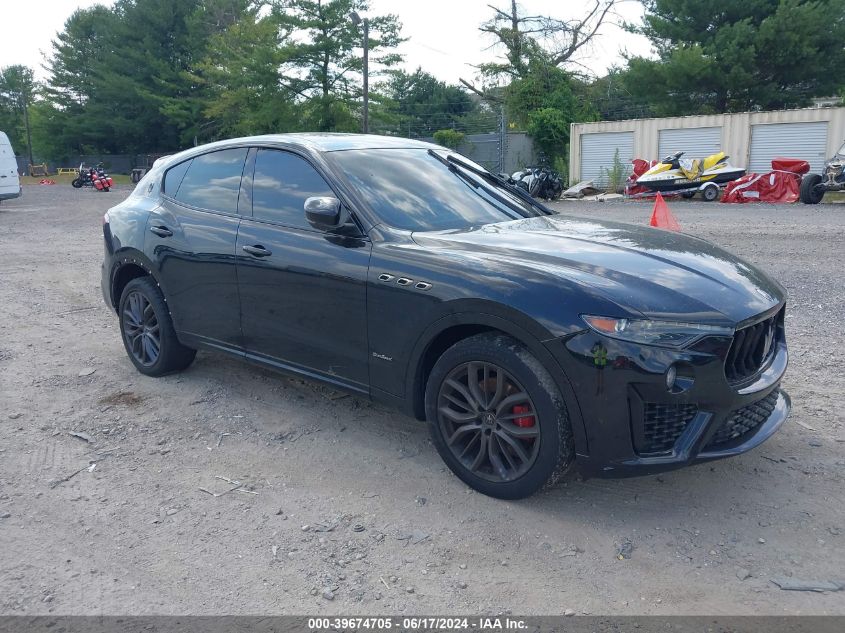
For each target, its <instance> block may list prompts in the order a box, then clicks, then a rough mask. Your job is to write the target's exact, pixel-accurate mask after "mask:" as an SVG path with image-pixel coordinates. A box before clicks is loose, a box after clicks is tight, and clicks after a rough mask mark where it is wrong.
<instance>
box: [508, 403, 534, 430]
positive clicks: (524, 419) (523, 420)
mask: <svg viewBox="0 0 845 633" xmlns="http://www.w3.org/2000/svg"><path fill="white" fill-rule="evenodd" d="M512 413H531V409H530V408H529V407H528V405H525V404H517V405H515V406H514V408H513V411H512ZM513 423H514V424H516V425H517V426H521V427H523V428H525V427H528V426H534V416H533V415H526V416H520V417H518V418H514V419H513Z"/></svg>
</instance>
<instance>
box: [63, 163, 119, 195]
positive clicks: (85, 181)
mask: <svg viewBox="0 0 845 633" xmlns="http://www.w3.org/2000/svg"><path fill="white" fill-rule="evenodd" d="M70 184H71V185H73V188H74V189H81V188H82V187H93V188H94V189H96V190H97V191H108V190H109V189H110V188H111V187H112V185H113V184H114V181H113V180H112V178H111V176H109V175H108V174H107V173H106V172H105V169H103V164H102V163H99V164H98V165H97V167H88V168H86V167H85V163H80V164H79V174H78V175H77V177H76V178H74V179H73V181H72V182H71V183H70Z"/></svg>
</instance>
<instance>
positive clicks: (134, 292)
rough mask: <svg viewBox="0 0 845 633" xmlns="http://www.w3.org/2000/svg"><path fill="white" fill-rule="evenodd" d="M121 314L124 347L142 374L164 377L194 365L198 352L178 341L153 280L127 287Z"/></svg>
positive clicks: (135, 281) (140, 280) (122, 300)
mask: <svg viewBox="0 0 845 633" xmlns="http://www.w3.org/2000/svg"><path fill="white" fill-rule="evenodd" d="M118 314H119V316H120V333H121V336H122V338H123V346H124V347H125V348H126V353H127V354H128V355H129V360H131V361H132V364H133V365H135V368H136V369H137V370H138V371H140V372H141V373H142V374H146V375H147V376H163V375H165V374H169V373H171V372H174V371H179V370H182V369H185V368H186V367H187V366H188V365H190V364H191V363H192V362H193V360H194V356H196V353H197V352H196V350H194V349H191V348H189V347H185V346H184V345H182V344H181V343H180V342H179V340H178V339H177V338H176V332H175V331H174V329H173V321H172V320H171V319H170V313H169V312H168V310H167V305H166V304H165V302H164V296H163V295H162V294H161V290H160V289H159V287H158V285H156V283H155V281H153V279H152V278H151V277H138V278H137V279H133V280H132V281H130V282H129V283H128V284H126V288H124V289H123V294H122V295H121V297H120V304H119V308H118Z"/></svg>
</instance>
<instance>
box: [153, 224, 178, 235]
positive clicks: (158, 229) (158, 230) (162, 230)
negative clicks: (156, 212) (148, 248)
mask: <svg viewBox="0 0 845 633" xmlns="http://www.w3.org/2000/svg"><path fill="white" fill-rule="evenodd" d="M150 233H155V234H156V235H158V236H159V237H170V236H171V235H173V231H171V230H170V229H168V228H167V227H166V226H151V227H150Z"/></svg>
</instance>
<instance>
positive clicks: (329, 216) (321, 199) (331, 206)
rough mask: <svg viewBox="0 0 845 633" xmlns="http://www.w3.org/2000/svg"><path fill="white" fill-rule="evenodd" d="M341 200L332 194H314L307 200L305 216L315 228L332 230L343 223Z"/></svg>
mask: <svg viewBox="0 0 845 633" xmlns="http://www.w3.org/2000/svg"><path fill="white" fill-rule="evenodd" d="M341 216H342V214H341V207H340V200H338V199H337V198H332V197H330V196H313V197H311V198H308V199H306V200H305V218H306V219H307V220H308V223H309V224H311V226H313V227H314V228H317V229H323V230H326V231H328V230H331V229H336V228H338V227H339V226H340V225H341V224H343V218H342V217H341Z"/></svg>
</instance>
